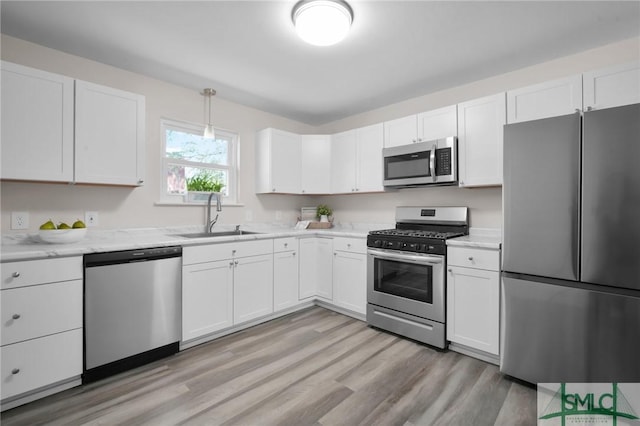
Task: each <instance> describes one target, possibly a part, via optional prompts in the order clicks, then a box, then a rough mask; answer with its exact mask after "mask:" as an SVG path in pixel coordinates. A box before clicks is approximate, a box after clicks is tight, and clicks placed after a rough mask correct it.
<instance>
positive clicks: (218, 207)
mask: <svg viewBox="0 0 640 426" xmlns="http://www.w3.org/2000/svg"><path fill="white" fill-rule="evenodd" d="M214 195H215V197H216V211H217V212H221V211H222V201H221V199H222V194H221V193H219V192H211V193H209V198H208V199H207V224H206V225H205V229H204V232H208V233H211V228H213V225H215V224H216V222H217V221H218V215H217V214H216V217H215V218H214V219H213V220H211V198H213V196H214Z"/></svg>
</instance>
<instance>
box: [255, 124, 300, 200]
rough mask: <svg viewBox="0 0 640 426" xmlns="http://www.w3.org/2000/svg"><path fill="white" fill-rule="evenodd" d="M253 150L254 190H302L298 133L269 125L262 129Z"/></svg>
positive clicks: (287, 191)
mask: <svg viewBox="0 0 640 426" xmlns="http://www.w3.org/2000/svg"><path fill="white" fill-rule="evenodd" d="M255 152H256V193H258V194H264V193H269V192H279V193H288V194H299V193H300V192H301V190H302V188H301V184H300V180H301V176H302V174H301V161H300V157H301V146H300V135H297V134H295V133H291V132H286V131H284V130H278V129H272V128H268V129H264V130H261V131H260V132H258V137H257V140H256V151H255Z"/></svg>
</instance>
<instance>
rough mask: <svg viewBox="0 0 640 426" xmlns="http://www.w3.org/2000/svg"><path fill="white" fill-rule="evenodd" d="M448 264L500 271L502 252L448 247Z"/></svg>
mask: <svg viewBox="0 0 640 426" xmlns="http://www.w3.org/2000/svg"><path fill="white" fill-rule="evenodd" d="M447 262H448V263H449V265H451V266H462V267H465V268H476V269H487V270H489V271H499V270H500V251H498V250H490V249H479V248H465V247H448V248H447Z"/></svg>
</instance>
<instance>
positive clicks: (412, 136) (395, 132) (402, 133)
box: [384, 115, 418, 148]
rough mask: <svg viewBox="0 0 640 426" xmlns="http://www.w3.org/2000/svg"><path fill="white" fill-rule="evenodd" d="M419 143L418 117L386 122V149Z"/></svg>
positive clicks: (413, 116)
mask: <svg viewBox="0 0 640 426" xmlns="http://www.w3.org/2000/svg"><path fill="white" fill-rule="evenodd" d="M417 141H418V116H416V115H410V116H408V117H403V118H397V119H395V120H391V121H385V122H384V147H385V148H391V147H392V146H400V145H408V144H410V143H416V142H417Z"/></svg>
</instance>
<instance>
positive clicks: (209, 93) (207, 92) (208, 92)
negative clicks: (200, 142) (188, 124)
mask: <svg viewBox="0 0 640 426" xmlns="http://www.w3.org/2000/svg"><path fill="white" fill-rule="evenodd" d="M202 94H203V95H204V96H206V97H208V98H209V114H208V117H209V121H208V123H207V125H206V126H205V128H204V135H203V137H204V138H205V139H215V138H216V132H215V130H214V129H213V124H211V98H212V97H213V96H215V95H216V91H215V90H213V89H204V92H202Z"/></svg>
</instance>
